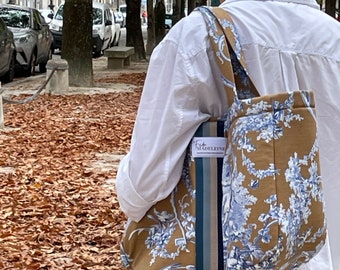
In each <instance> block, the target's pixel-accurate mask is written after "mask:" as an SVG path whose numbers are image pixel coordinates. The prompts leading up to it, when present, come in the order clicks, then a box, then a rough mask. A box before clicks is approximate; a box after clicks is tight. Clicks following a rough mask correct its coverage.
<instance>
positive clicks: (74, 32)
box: [61, 0, 93, 86]
mask: <svg viewBox="0 0 340 270" xmlns="http://www.w3.org/2000/svg"><path fill="white" fill-rule="evenodd" d="M80 29H81V31H80ZM61 58H63V59H65V60H66V61H67V62H68V66H69V84H70V86H92V85H93V66H92V0H66V1H65V6H64V14H63V33H62V50H61Z"/></svg>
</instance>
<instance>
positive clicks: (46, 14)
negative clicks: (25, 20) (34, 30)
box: [39, 9, 54, 23]
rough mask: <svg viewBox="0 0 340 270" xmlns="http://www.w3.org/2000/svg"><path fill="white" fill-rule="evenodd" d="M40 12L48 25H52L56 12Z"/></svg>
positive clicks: (50, 10)
mask: <svg viewBox="0 0 340 270" xmlns="http://www.w3.org/2000/svg"><path fill="white" fill-rule="evenodd" d="M39 12H40V13H41V15H42V16H43V17H44V19H45V21H46V22H47V23H50V22H51V21H52V19H53V16H54V12H53V10H52V9H39Z"/></svg>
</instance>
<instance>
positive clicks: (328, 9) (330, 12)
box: [325, 0, 336, 18]
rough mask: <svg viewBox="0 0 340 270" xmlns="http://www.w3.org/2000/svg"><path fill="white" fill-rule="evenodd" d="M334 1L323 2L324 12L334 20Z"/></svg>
mask: <svg viewBox="0 0 340 270" xmlns="http://www.w3.org/2000/svg"><path fill="white" fill-rule="evenodd" d="M335 4H336V0H326V2H325V11H326V13H327V14H328V15H329V16H332V17H333V18H335V12H336V8H335Z"/></svg>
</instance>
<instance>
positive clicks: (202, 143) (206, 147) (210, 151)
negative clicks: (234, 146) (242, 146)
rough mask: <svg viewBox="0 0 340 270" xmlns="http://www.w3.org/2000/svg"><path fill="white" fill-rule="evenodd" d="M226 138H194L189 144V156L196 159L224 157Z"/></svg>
mask: <svg viewBox="0 0 340 270" xmlns="http://www.w3.org/2000/svg"><path fill="white" fill-rule="evenodd" d="M226 142H227V140H226V138H224V137H194V138H193V139H192V143H191V154H192V156H193V157H194V158H196V157H224V152H225V147H226Z"/></svg>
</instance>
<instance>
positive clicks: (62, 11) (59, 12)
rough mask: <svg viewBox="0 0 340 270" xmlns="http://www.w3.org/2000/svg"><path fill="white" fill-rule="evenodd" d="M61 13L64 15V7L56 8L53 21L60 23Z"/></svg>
mask: <svg viewBox="0 0 340 270" xmlns="http://www.w3.org/2000/svg"><path fill="white" fill-rule="evenodd" d="M63 13H64V5H61V6H60V7H59V8H58V10H57V13H56V14H55V19H56V20H59V21H62V20H63Z"/></svg>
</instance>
